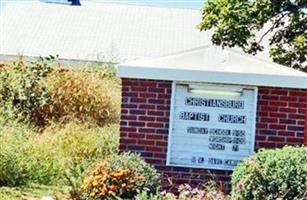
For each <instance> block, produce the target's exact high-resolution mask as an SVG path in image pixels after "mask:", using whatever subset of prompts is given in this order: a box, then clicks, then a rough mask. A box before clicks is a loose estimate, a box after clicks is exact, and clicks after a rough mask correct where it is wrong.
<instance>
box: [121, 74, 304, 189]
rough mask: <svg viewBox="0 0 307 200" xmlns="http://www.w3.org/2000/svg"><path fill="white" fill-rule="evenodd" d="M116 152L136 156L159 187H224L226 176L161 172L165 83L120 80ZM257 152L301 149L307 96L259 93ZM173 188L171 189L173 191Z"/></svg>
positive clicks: (291, 91)
mask: <svg viewBox="0 0 307 200" xmlns="http://www.w3.org/2000/svg"><path fill="white" fill-rule="evenodd" d="M122 85H123V88H122V114H121V126H120V147H119V148H120V150H121V151H134V152H139V153H140V154H141V155H142V156H143V157H144V158H145V160H146V161H147V162H148V163H151V164H152V165H154V166H155V167H156V169H157V170H159V172H161V173H162V174H163V177H164V179H163V181H164V186H165V187H166V188H167V186H168V185H169V183H168V178H171V179H172V181H173V183H174V186H175V188H176V186H177V185H180V184H182V183H189V184H191V185H195V184H197V183H199V181H201V180H206V179H211V178H212V175H213V176H214V177H215V178H216V180H217V181H221V182H227V181H229V179H230V178H229V175H230V174H231V172H230V171H222V170H206V169H192V168H185V167H169V166H166V152H167V139H168V126H169V111H170V98H171V85H172V83H171V82H170V81H154V80H140V79H123V80H122ZM258 94H259V95H258V108H257V128H256V148H261V147H266V148H274V147H282V146H284V145H285V144H293V145H295V144H303V143H304V132H305V135H306V137H307V124H306V118H307V90H297V89H278V88H264V87H263V88H259V92H258ZM174 186H173V187H174Z"/></svg>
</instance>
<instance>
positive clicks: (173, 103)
mask: <svg viewBox="0 0 307 200" xmlns="http://www.w3.org/2000/svg"><path fill="white" fill-rule="evenodd" d="M177 84H185V85H190V84H196V85H203V86H226V87H243V88H244V89H252V90H253V91H254V108H253V119H252V121H253V122H252V135H251V136H252V140H251V142H252V144H251V149H250V155H252V154H253V153H254V150H255V137H256V117H257V102H258V87H256V86H246V85H227V84H212V83H200V82H195V83H193V82H182V81H173V82H172V94H171V103H170V104H171V105H170V118H169V131H168V145H167V157H166V165H167V166H172V167H187V168H199V169H215V170H225V171H233V169H225V168H224V167H219V166H217V167H209V166H208V167H207V166H206V167H204V166H195V165H189V164H187V165H181V164H172V163H171V162H170V160H171V159H170V156H171V144H172V138H173V137H172V136H173V119H174V108H175V96H176V85H177Z"/></svg>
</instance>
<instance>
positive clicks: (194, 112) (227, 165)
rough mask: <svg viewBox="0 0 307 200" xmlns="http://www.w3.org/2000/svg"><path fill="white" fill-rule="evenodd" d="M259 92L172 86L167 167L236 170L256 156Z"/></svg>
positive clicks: (180, 84)
mask: <svg viewBox="0 0 307 200" xmlns="http://www.w3.org/2000/svg"><path fill="white" fill-rule="evenodd" d="M256 104H257V88H255V87H244V86H242V87H241V86H229V85H208V84H192V83H189V84H185V83H177V82H174V83H173V89H172V97H171V116H170V129H169V141H168V154H167V165H170V166H180V167H192V168H207V169H224V170H233V168H234V167H235V166H236V165H237V163H238V162H239V161H241V160H242V159H243V158H246V157H248V156H250V155H251V154H252V153H253V152H254V144H255V123H256Z"/></svg>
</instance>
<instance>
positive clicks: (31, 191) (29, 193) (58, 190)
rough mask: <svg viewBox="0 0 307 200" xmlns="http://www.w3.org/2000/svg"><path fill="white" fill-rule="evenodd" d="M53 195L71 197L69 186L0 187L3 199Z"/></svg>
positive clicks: (0, 196) (60, 199)
mask: <svg viewBox="0 0 307 200" xmlns="http://www.w3.org/2000/svg"><path fill="white" fill-rule="evenodd" d="M43 196H51V197H53V198H54V199H55V200H64V199H69V188H68V187H63V186H62V187H55V186H43V185H31V186H28V187H0V199H1V200H21V199H25V200H34V199H37V200H39V199H41V198H42V197H43Z"/></svg>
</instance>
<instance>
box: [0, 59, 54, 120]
mask: <svg viewBox="0 0 307 200" xmlns="http://www.w3.org/2000/svg"><path fill="white" fill-rule="evenodd" d="M54 60H55V57H52V56H51V57H48V58H40V59H38V60H37V61H34V62H30V63H25V62H24V61H23V60H22V59H19V60H18V61H15V62H13V63H12V64H11V65H9V66H2V67H1V68H0V106H1V107H6V108H8V111H10V112H12V113H9V114H12V115H14V117H17V118H19V119H20V118H21V117H23V118H29V119H31V120H33V121H37V120H39V119H40V118H41V117H40V116H38V110H39V109H40V108H41V107H44V106H46V105H48V104H49V102H50V101H51V94H50V93H49V92H48V91H47V85H46V77H47V76H48V74H50V73H51V72H52V71H53V68H52V67H51V66H52V64H53V61H54Z"/></svg>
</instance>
